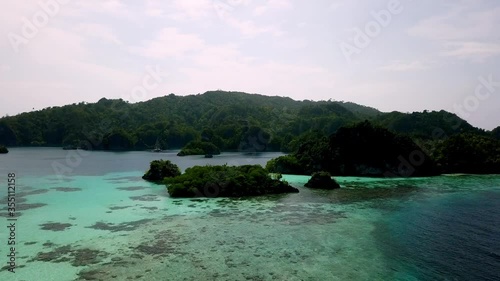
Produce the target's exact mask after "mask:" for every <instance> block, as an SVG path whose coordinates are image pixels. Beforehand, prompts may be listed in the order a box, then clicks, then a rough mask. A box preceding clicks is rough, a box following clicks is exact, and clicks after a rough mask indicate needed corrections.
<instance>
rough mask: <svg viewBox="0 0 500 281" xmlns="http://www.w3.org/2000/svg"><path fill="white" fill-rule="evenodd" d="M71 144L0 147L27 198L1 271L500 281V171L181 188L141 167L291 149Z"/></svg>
mask: <svg viewBox="0 0 500 281" xmlns="http://www.w3.org/2000/svg"><path fill="white" fill-rule="evenodd" d="M74 153H77V152H75V151H63V150H61V149H52V148H43V149H40V148H38V149H26V148H13V149H11V150H10V153H9V154H7V155H2V156H1V157H0V182H2V186H4V187H5V190H4V192H3V193H2V194H1V195H2V197H3V196H4V195H6V193H7V188H6V185H7V173H9V172H15V173H16V181H17V190H16V202H17V203H18V204H17V208H18V209H17V215H18V217H17V221H16V246H17V247H16V250H17V253H16V265H17V268H16V270H15V271H16V273H11V272H8V271H6V270H5V269H3V270H2V271H0V280H86V279H89V280H91V278H94V280H499V279H500V275H499V272H500V270H499V269H500V240H499V238H500V229H499V225H500V201H499V200H500V176H466V175H464V176H441V177H434V178H417V179H371V178H353V177H339V178H337V181H338V182H339V183H340V184H341V186H342V187H343V189H341V190H334V191H321V190H310V189H307V188H304V187H303V184H304V183H305V182H306V181H307V179H308V177H304V176H294V175H285V176H284V180H287V181H289V182H290V183H291V184H292V185H294V186H296V187H298V188H299V189H300V193H297V194H289V195H279V196H265V197H258V198H248V199H224V198H220V199H205V198H201V199H173V198H169V197H168V194H167V192H166V189H165V187H164V186H161V185H154V184H150V183H147V182H145V181H143V180H142V179H141V178H140V177H141V175H142V174H143V172H144V170H145V169H146V168H147V166H148V163H149V161H151V160H154V159H160V158H163V159H170V160H172V161H173V162H174V163H176V164H178V165H179V166H180V167H181V169H185V168H187V167H190V166H193V165H204V164H207V163H213V164H224V163H228V164H230V165H242V164H261V165H263V164H265V163H266V161H267V160H269V159H270V158H272V157H276V156H278V155H280V154H277V153H273V154H271V153H269V154H260V155H242V154H238V153H227V154H222V155H220V156H215V157H214V158H212V159H205V158H203V157H198V156H189V157H177V156H175V152H169V153H160V154H156V153H148V152H125V153H111V152H90V153H89V154H88V155H84V156H82V157H81V158H80V159H78V157H76V158H75V154H74ZM77 160H81V161H77ZM54 163H60V164H62V165H64V166H63V167H64V170H63V171H64V173H65V176H64V177H59V176H58V175H57V174H56V173H55V172H54V168H53V167H54V166H55V167H61V165H59V164H54ZM70 164H71V165H70ZM1 203H2V211H1V212H0V214H2V216H3V217H4V216H5V215H6V214H5V213H6V210H5V208H6V202H4V201H2V202H1ZM3 219H4V222H5V223H7V218H3ZM8 235H9V234H8V233H7V230H6V228H5V227H2V228H0V237H2V239H3V240H4V241H5V242H6V241H7V239H8ZM5 242H3V243H2V244H3V245H4V246H0V254H1V256H3V257H4V258H3V259H4V261H2V264H3V265H5V264H6V262H7V257H6V253H8V250H9V249H8V246H7V245H6V243H5ZM7 278H8V279H7Z"/></svg>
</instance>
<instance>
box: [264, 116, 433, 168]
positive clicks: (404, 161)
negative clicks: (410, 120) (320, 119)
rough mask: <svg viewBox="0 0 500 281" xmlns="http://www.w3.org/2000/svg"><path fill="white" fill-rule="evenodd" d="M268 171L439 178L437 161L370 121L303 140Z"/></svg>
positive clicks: (271, 165)
mask: <svg viewBox="0 0 500 281" xmlns="http://www.w3.org/2000/svg"><path fill="white" fill-rule="evenodd" d="M413 162H415V163H413ZM416 162H418V163H416ZM267 168H268V170H270V171H271V172H280V173H286V172H289V171H293V172H294V173H299V174H306V175H310V174H312V173H314V172H319V171H325V172H329V173H331V174H333V175H342V176H389V175H392V176H426V175H435V174H437V170H436V167H435V163H434V161H433V160H432V159H431V158H430V157H429V156H427V155H426V154H425V153H424V152H422V151H421V149H420V148H419V147H418V146H417V145H416V144H415V143H414V142H413V141H412V140H411V139H410V138H408V137H405V136H400V135H397V134H394V133H392V132H390V131H389V130H387V129H385V128H382V127H377V126H373V125H372V124H371V123H370V122H368V121H365V122H361V123H358V124H356V125H353V126H348V127H342V128H340V129H339V130H338V131H337V132H336V133H335V134H332V135H331V136H330V137H326V136H324V137H317V136H313V137H311V138H310V139H309V140H304V141H303V142H302V144H301V145H300V147H299V148H298V150H297V151H296V152H295V153H293V154H291V155H289V156H285V157H279V158H278V159H274V160H272V161H270V162H269V163H268V164H267Z"/></svg>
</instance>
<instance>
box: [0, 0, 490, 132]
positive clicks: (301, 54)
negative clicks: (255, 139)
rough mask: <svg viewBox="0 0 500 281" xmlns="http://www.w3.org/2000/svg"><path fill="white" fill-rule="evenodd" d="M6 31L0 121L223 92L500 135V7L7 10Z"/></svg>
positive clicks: (110, 5)
mask: <svg viewBox="0 0 500 281" xmlns="http://www.w3.org/2000/svg"><path fill="white" fill-rule="evenodd" d="M43 3H48V4H47V5H45V6H44V5H42V4H43ZM0 34H1V35H2V37H1V40H0V50H1V52H0V116H4V115H5V114H9V115H14V114H17V113H20V112H24V111H30V110H32V108H35V109H37V110H38V109H42V108H45V107H48V106H54V105H64V104H70V103H75V102H76V103H78V102H80V101H86V102H96V101H97V100H99V99H100V98H101V97H106V98H123V99H125V100H129V101H131V102H137V101H142V100H148V99H151V98H153V97H157V96H163V95H166V94H170V93H174V94H179V95H186V94H196V93H203V92H205V91H208V90H216V89H222V90H234V91H244V92H249V93H260V94H264V95H279V96H289V97H291V98H294V99H298V100H303V99H311V100H328V99H332V100H344V101H352V102H356V103H360V104H364V105H369V106H373V107H375V108H378V109H380V110H382V111H393V110H397V111H402V112H412V111H422V110H424V109H429V110H440V109H445V110H448V111H451V112H455V113H457V114H458V115H460V116H461V117H463V118H465V119H466V120H468V121H469V122H470V123H472V124H473V125H475V126H479V127H482V128H487V129H492V128H494V127H496V126H498V125H500V1H498V0H484V1H481V0H469V1H467V0H466V1H457V0H449V1H448V0H422V1H411V0H400V1H397V0H381V1H378V0H369V1H368V0H364V1H360V0H358V1H356V0H349V1H347V0H346V1H337V0H329V1H327V0H314V1H297V0H296V1H292V0H220V1H219V0H172V1H157V0H150V1H132V0H130V1H118V0H107V1H106V0H85V1H83V0H82V1H79V0H57V1H56V0H37V1H27V0H26V1H20V0H6V1H2V9H1V10H0ZM497 81H498V82H497Z"/></svg>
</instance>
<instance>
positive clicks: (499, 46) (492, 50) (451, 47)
mask: <svg viewBox="0 0 500 281" xmlns="http://www.w3.org/2000/svg"><path fill="white" fill-rule="evenodd" d="M446 47H447V48H448V50H446V51H443V52H442V54H443V55H445V56H450V57H457V58H459V59H469V60H473V61H477V62H482V61H484V59H486V58H489V57H493V56H499V55H500V43H482V42H448V43H446Z"/></svg>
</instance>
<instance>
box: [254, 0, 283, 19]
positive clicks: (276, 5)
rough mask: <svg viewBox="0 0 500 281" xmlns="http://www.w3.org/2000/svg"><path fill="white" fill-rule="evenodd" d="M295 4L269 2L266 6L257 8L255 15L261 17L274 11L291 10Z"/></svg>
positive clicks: (270, 0) (281, 1)
mask: <svg viewBox="0 0 500 281" xmlns="http://www.w3.org/2000/svg"><path fill="white" fill-rule="evenodd" d="M292 7H293V4H292V3H291V2H290V1H289V0H267V1H266V3H265V4H264V5H260V6H257V7H256V8H255V9H254V12H253V14H254V15H256V16H261V15H263V14H265V13H267V12H269V11H272V10H282V9H290V8H292Z"/></svg>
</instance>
